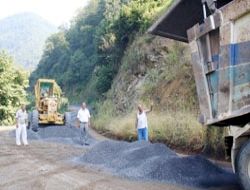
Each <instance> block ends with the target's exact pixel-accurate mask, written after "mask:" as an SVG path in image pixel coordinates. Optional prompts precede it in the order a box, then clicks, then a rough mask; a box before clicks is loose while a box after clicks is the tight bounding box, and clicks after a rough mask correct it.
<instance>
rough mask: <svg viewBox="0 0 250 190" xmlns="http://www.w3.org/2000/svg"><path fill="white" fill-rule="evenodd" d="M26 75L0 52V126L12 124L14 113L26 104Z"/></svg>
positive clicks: (8, 57)
mask: <svg viewBox="0 0 250 190" xmlns="http://www.w3.org/2000/svg"><path fill="white" fill-rule="evenodd" d="M27 87H28V75H27V73H26V72H24V71H22V70H21V69H17V68H15V67H14V65H13V60H12V58H11V57H10V56H8V55H7V54H6V53H5V52H0V125H8V124H13V122H14V119H15V112H16V110H17V109H18V108H19V107H20V105H21V104H26V103H27V100H26V96H27V94H26V91H25V89H26V88H27Z"/></svg>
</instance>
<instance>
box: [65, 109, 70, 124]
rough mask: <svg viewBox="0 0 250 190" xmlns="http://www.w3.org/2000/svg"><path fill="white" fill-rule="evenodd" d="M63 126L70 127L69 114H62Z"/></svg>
mask: <svg viewBox="0 0 250 190" xmlns="http://www.w3.org/2000/svg"><path fill="white" fill-rule="evenodd" d="M64 124H65V126H66V127H71V113H70V112H65V114H64Z"/></svg>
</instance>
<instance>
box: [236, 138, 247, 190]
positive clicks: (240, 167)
mask: <svg viewBox="0 0 250 190" xmlns="http://www.w3.org/2000/svg"><path fill="white" fill-rule="evenodd" d="M236 172H237V174H238V176H239V179H240V183H241V186H242V188H243V189H245V190H249V188H250V140H248V142H247V143H246V144H244V145H243V146H242V147H241V149H240V152H239V153H238V155H237V158H236Z"/></svg>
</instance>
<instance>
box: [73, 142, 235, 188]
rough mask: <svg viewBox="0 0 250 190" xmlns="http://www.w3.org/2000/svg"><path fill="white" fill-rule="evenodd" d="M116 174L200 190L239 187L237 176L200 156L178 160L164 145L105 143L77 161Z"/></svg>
mask: <svg viewBox="0 0 250 190" xmlns="http://www.w3.org/2000/svg"><path fill="white" fill-rule="evenodd" d="M77 161H78V162H81V163H87V164H89V166H93V165H94V166H98V167H99V168H102V169H104V170H106V171H109V172H112V173H113V174H114V173H115V174H116V175H119V176H123V177H127V178H130V179H139V180H156V181H161V182H167V183H171V184H179V185H188V186H194V187H199V188H207V187H219V186H223V185H225V184H226V185H233V186H236V185H237V184H238V181H237V178H236V176H235V175H234V174H233V173H231V172H228V171H226V170H224V169H222V168H220V167H218V166H217V165H215V164H213V163H212V162H210V161H208V160H207V159H205V158H204V157H202V156H187V157H180V156H178V155H177V154H176V153H175V152H173V151H172V150H171V149H169V148H168V147H167V146H165V145H163V144H157V143H156V144H151V143H149V142H134V143H127V142H117V141H104V142H100V143H98V144H96V145H95V146H94V147H93V148H92V149H90V150H89V151H88V152H87V153H85V154H84V155H82V156H81V157H80V158H78V160H77Z"/></svg>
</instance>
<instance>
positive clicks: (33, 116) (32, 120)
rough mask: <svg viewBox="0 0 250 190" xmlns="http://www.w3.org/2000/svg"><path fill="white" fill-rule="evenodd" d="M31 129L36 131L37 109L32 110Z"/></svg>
mask: <svg viewBox="0 0 250 190" xmlns="http://www.w3.org/2000/svg"><path fill="white" fill-rule="evenodd" d="M31 129H32V130H33V131H35V132H37V131H38V111H37V110H33V112H32V117H31Z"/></svg>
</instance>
